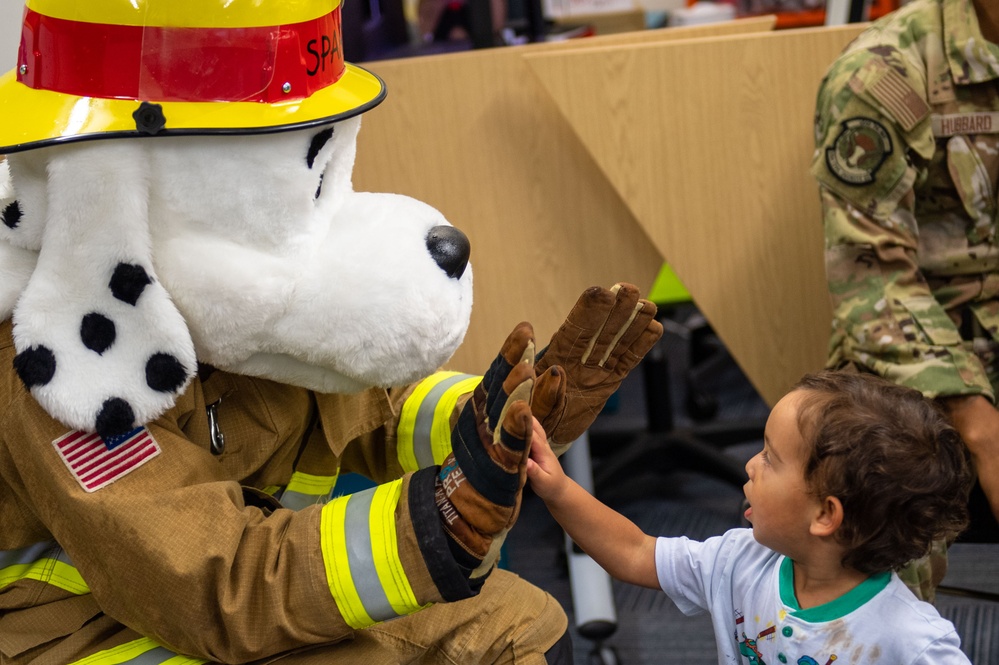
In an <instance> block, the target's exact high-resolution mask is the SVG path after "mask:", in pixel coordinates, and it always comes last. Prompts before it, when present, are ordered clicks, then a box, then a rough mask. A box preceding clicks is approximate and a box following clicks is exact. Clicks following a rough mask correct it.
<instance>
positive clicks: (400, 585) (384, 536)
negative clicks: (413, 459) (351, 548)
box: [370, 480, 423, 616]
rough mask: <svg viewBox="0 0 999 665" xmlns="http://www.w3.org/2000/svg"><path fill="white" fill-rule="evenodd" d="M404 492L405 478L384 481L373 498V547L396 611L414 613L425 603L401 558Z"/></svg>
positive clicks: (389, 597) (379, 570)
mask: <svg viewBox="0 0 999 665" xmlns="http://www.w3.org/2000/svg"><path fill="white" fill-rule="evenodd" d="M401 496H402V481H401V480H400V481H396V482H394V483H390V484H387V485H381V486H379V487H378V488H377V489H376V490H375V496H374V499H373V500H372V502H371V522H370V523H371V549H372V552H374V555H375V570H377V571H378V580H379V581H380V582H381V584H382V588H383V589H384V590H385V595H386V596H388V600H389V604H391V605H392V609H393V610H395V613H396V614H398V615H400V616H402V615H404V614H412V613H413V612H415V611H416V610H418V609H420V608H421V607H423V606H422V605H420V604H419V603H417V602H416V593H415V592H414V591H413V587H412V586H410V584H409V578H407V577H406V571H405V569H403V567H402V560H401V559H400V558H399V540H398V537H397V534H396V530H395V509H396V506H397V505H399V498H400V497H401Z"/></svg>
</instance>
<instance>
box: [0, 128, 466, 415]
mask: <svg viewBox="0 0 999 665" xmlns="http://www.w3.org/2000/svg"><path fill="white" fill-rule="evenodd" d="M359 125H360V119H359V118H355V119H352V120H347V121H343V122H341V123H339V124H337V125H336V126H335V128H334V134H333V138H332V140H331V141H329V142H328V143H327V144H326V146H325V147H324V148H323V149H322V150H321V151H320V152H319V154H318V155H317V158H316V161H315V163H314V165H313V167H312V168H311V169H310V168H309V167H308V165H307V164H306V159H305V157H306V154H307V151H308V149H309V145H310V141H311V140H312V137H313V136H314V135H315V134H316V133H317V132H318V131H320V130H321V128H312V129H308V130H298V131H292V132H283V133H276V134H268V135H259V136H217V137H180V138H156V139H129V140H108V141H94V142H88V143H83V144H78V145H76V146H59V147H53V148H46V149H43V150H39V151H35V152H33V153H25V154H24V155H23V156H22V155H20V154H16V155H12V156H10V160H11V173H10V176H11V179H12V181H13V186H14V187H13V188H14V191H13V192H11V191H9V189H10V187H9V185H6V187H7V189H4V187H5V185H4V182H5V178H4V176H5V175H6V174H5V173H2V172H0V201H2V200H4V198H3V196H4V195H5V194H6V198H7V199H10V197H11V196H12V195H15V194H16V197H17V200H18V201H19V202H21V204H22V209H23V212H24V217H23V221H24V224H23V226H24V228H20V226H19V228H18V229H15V230H14V231H13V232H11V233H8V234H6V235H5V236H2V237H0V277H2V276H3V275H4V274H5V273H6V272H9V273H10V274H12V275H13V276H14V277H15V278H14V279H13V280H11V285H10V287H9V288H6V289H0V306H4V305H5V304H11V305H12V302H11V301H12V300H14V299H16V298H17V294H18V293H20V294H21V295H20V301H19V302H18V304H17V306H16V309H15V312H14V323H15V343H16V345H17V348H18V350H19V351H23V350H24V349H26V348H29V347H31V346H34V345H38V344H44V345H46V346H49V347H50V348H52V349H53V350H55V352H56V356H57V359H58V369H57V373H56V378H55V379H54V380H53V381H52V382H51V383H50V384H49V385H47V386H43V387H39V388H36V389H34V390H33V394H34V395H35V397H36V399H38V400H39V402H40V403H41V404H42V405H43V406H44V407H45V408H46V409H47V410H48V411H49V412H50V413H51V414H52V415H53V416H55V417H57V418H59V419H60V420H63V421H64V422H65V423H66V424H67V425H70V426H72V427H74V428H77V429H84V430H92V429H93V426H94V423H93V418H94V414H95V413H96V411H97V409H98V408H99V406H100V404H102V403H103V401H104V400H105V399H107V398H108V397H114V396H120V397H123V398H125V399H126V400H127V401H129V403H130V404H131V405H132V406H133V408H134V409H135V411H136V413H137V414H138V422H139V423H141V422H147V421H148V420H151V419H152V418H155V417H156V416H157V415H159V414H160V413H162V412H163V411H164V410H165V409H166V408H169V406H170V405H171V404H172V403H173V400H174V398H175V396H174V395H163V394H159V393H155V391H152V390H151V389H149V388H148V387H147V386H145V383H144V382H145V377H144V369H143V368H144V363H145V361H146V359H147V358H148V357H149V355H150V354H151V353H155V352H158V351H166V352H169V353H172V354H174V355H176V357H177V358H178V359H180V360H181V361H182V363H183V364H184V366H185V367H187V368H188V371H189V372H193V368H194V364H195V352H194V349H196V355H197V360H200V361H203V362H207V363H210V364H212V365H215V366H217V367H220V368H222V369H226V370H230V371H234V372H240V373H245V374H251V375H256V376H263V377H268V378H272V379H275V380H278V381H282V382H285V383H291V384H295V385H299V386H303V387H306V388H310V389H314V390H318V391H323V392H346V391H356V390H360V389H363V388H365V387H368V386H374V385H379V386H389V385H397V384H400V383H405V382H409V381H413V380H416V379H418V378H420V377H422V376H425V375H426V374H428V373H430V372H432V371H434V370H435V369H437V368H438V367H440V366H441V365H442V364H443V363H444V362H445V361H446V360H447V359H448V358H449V357H450V356H451V354H452V353H453V352H454V350H455V349H456V348H457V347H458V345H459V344H460V343H461V340H462V338H463V336H464V333H465V330H466V329H467V327H468V321H469V316H470V313H471V301H472V276H471V268H470V267H469V268H468V269H466V271H465V274H464V276H463V277H461V278H460V279H451V278H448V277H447V275H445V273H444V271H443V270H442V269H441V268H440V267H439V266H437V265H436V264H435V263H434V261H433V259H432V258H431V256H430V254H429V251H428V249H427V247H426V238H427V233H428V231H429V230H430V229H431V228H433V227H434V226H439V225H447V221H446V220H444V218H443V216H442V215H441V214H440V213H439V212H438V211H436V210H434V209H433V208H431V207H430V206H427V205H425V204H423V203H420V202H419V201H416V200H414V199H411V198H408V197H404V196H399V195H394V194H370V193H356V192H354V191H353V185H352V183H351V172H352V169H353V161H354V152H355V146H356V136H357V131H358V128H359ZM40 165H44V166H45V168H40ZM322 173H324V174H325V175H324V178H323V183H322V195H321V196H320V197H319V198H318V200H317V199H315V193H316V189H317V187H318V186H319V178H320V174H322ZM43 174H44V175H43ZM42 194H44V196H43V195H42ZM3 240H6V242H2V241H3ZM15 245H16V246H17V247H19V248H21V249H17V248H15ZM35 245H37V247H33V246H35ZM39 247H40V252H39V253H38V254H37V257H38V260H37V267H34V272H33V274H31V277H30V281H28V283H27V286H26V288H24V289H23V293H22V292H21V287H22V286H23V284H24V282H25V281H26V276H27V274H28V273H29V272H30V271H31V268H32V265H33V263H34V261H33V259H34V257H35V256H36V254H35V253H34V252H32V251H30V250H31V249H33V248H39ZM119 261H125V262H128V263H140V264H142V265H143V266H144V267H145V268H146V270H147V271H148V272H149V273H150V274H151V275H153V276H155V277H157V278H158V281H157V282H156V283H155V284H152V285H150V286H149V287H147V291H146V292H145V293H143V296H142V298H140V300H139V302H138V304H137V306H136V307H132V306H130V305H128V304H126V303H122V302H120V301H117V300H115V299H114V298H112V297H111V296H110V294H109V291H108V288H107V284H108V279H109V273H108V271H109V270H112V269H113V268H114V266H115V265H116V264H117V263H118V262H119ZM5 281H6V280H5ZM4 286H5V287H7V286H8V285H7V284H6V283H5V284H4ZM91 311H96V312H99V313H102V314H105V315H106V316H109V318H111V319H112V320H114V321H115V323H116V325H117V328H118V341H117V342H116V344H115V345H114V346H113V347H112V348H110V349H109V350H108V351H106V352H105V353H104V354H103V355H98V354H96V353H94V352H93V351H90V350H88V349H86V348H84V347H83V345H82V344H81V343H80V340H79V325H80V320H81V317H82V316H84V315H85V314H87V313H88V312H91ZM178 312H179V313H178ZM181 315H182V316H181Z"/></svg>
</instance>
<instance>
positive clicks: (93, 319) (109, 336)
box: [80, 312, 118, 355]
mask: <svg viewBox="0 0 999 665" xmlns="http://www.w3.org/2000/svg"><path fill="white" fill-rule="evenodd" d="M117 335H118V333H117V331H116V330H115V327H114V321H112V320H111V319H109V318H108V317H106V316H104V315H103V314H97V313H96V312H91V313H90V314H87V315H86V316H85V317H83V321H82V322H81V323H80V339H81V340H82V341H83V345H84V346H85V347H87V348H88V349H90V350H91V351H94V352H95V353H97V354H98V355H99V354H103V353H104V352H105V351H107V350H108V349H110V348H111V345H112V344H114V340H115V337H117Z"/></svg>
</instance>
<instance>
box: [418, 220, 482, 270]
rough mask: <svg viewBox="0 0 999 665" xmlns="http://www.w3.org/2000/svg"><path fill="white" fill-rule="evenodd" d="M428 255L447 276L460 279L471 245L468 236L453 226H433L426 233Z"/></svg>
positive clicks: (470, 251) (466, 264)
mask: <svg viewBox="0 0 999 665" xmlns="http://www.w3.org/2000/svg"><path fill="white" fill-rule="evenodd" d="M427 249H429V250H430V256H432V257H433V259H434V261H435V262H436V263H437V265H439V266H440V267H441V270H443V271H444V272H445V273H447V276H448V277H451V278H453V279H460V278H461V276H462V275H463V274H464V273H465V268H466V267H467V266H468V257H469V255H470V254H471V253H472V245H471V243H470V242H468V236H466V235H465V234H464V233H462V232H461V231H459V230H458V229H456V228H454V227H453V226H435V227H434V228H432V229H430V232H429V233H427Z"/></svg>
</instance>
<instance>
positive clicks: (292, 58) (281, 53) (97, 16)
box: [0, 0, 385, 154]
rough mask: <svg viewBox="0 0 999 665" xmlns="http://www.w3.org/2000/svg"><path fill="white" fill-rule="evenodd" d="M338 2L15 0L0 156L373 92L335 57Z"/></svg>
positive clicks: (344, 105)
mask: <svg viewBox="0 0 999 665" xmlns="http://www.w3.org/2000/svg"><path fill="white" fill-rule="evenodd" d="M340 9H341V0H86V2H80V0H27V2H26V4H25V9H24V23H23V27H22V30H21V43H20V48H19V49H18V55H17V65H16V66H15V68H14V69H13V70H11V71H9V72H7V73H6V74H4V75H3V76H2V77H0V154H4V153H12V152H18V151H22V150H28V149H31V148H38V147H41V146H47V145H54V144H59V143H65V142H70V141H83V140H90V139H101V138H119V137H130V136H158V135H182V134H251V133H264V132H277V131H282V130H287V129H295V128H300V127H307V126H310V125H316V124H320V123H327V122H331V121H334V120H339V119H343V118H347V117H350V116H353V115H357V114H359V113H363V112H364V111H367V110H368V109H370V108H372V107H374V106H376V105H377V104H378V103H379V102H381V101H382V99H384V97H385V85H384V83H383V82H382V80H381V79H380V78H378V77H377V76H375V75H374V74H372V73H371V72H368V71H367V70H365V69H362V68H360V67H357V66H356V65H352V64H349V63H346V62H344V59H343V42H342V39H341V18H340Z"/></svg>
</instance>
